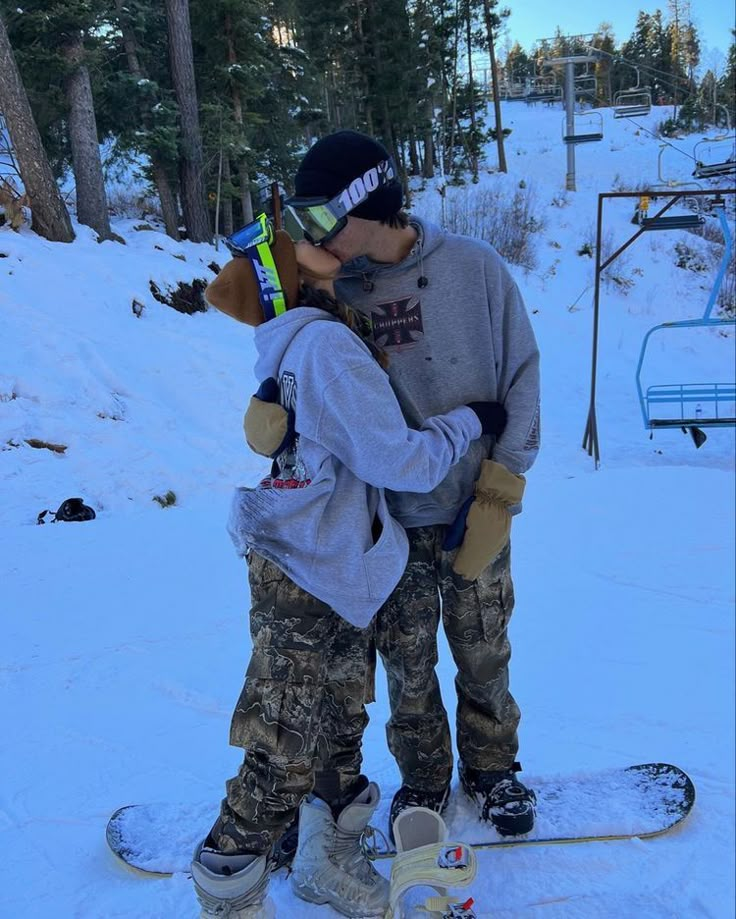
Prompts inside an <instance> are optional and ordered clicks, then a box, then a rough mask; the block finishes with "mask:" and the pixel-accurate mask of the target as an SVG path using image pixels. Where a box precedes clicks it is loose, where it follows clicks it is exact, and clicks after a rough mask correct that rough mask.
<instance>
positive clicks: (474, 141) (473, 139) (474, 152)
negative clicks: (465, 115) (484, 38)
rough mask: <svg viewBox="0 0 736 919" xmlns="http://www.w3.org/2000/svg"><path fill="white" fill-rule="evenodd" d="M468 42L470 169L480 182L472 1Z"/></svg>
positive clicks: (468, 19)
mask: <svg viewBox="0 0 736 919" xmlns="http://www.w3.org/2000/svg"><path fill="white" fill-rule="evenodd" d="M465 12H466V20H465V30H466V40H467V44H468V88H469V92H470V169H471V172H472V173H473V181H474V182H477V181H478V132H477V130H476V127H475V122H476V118H475V87H474V86H473V32H472V24H471V21H470V19H471V16H470V0H467V6H466V10H465Z"/></svg>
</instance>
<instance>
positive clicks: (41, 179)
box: [0, 17, 74, 242]
mask: <svg viewBox="0 0 736 919" xmlns="http://www.w3.org/2000/svg"><path fill="white" fill-rule="evenodd" d="M0 111H2V113H3V115H4V118H5V122H6V124H7V126H8V133H9V134H10V139H11V142H12V144H13V149H14V152H15V156H16V158H17V160H18V169H19V171H20V176H21V179H22V181H23V186H24V188H25V192H26V194H27V195H28V198H29V199H30V202H31V215H32V224H31V226H32V229H33V230H35V231H36V233H38V234H39V235H40V236H43V237H45V238H46V239H49V240H51V241H52V242H71V241H72V240H73V239H74V231H73V230H72V224H71V221H70V219H69V213H68V211H67V209H66V205H65V204H64V200H63V198H62V197H61V193H60V192H59V189H58V186H57V185H56V181H55V179H54V175H53V173H52V171H51V167H50V165H49V161H48V158H47V156H46V151H45V150H44V148H43V144H42V142H41V135H40V134H39V131H38V128H37V127H36V122H35V120H34V118H33V112H32V111H31V106H30V103H29V101H28V96H27V94H26V90H25V87H24V86H23V81H22V80H21V76H20V71H19V70H18V66H17V64H16V61H15V57H14V55H13V49H12V47H11V45H10V39H9V38H8V32H7V29H6V28H5V23H4V22H3V20H2V17H0Z"/></svg>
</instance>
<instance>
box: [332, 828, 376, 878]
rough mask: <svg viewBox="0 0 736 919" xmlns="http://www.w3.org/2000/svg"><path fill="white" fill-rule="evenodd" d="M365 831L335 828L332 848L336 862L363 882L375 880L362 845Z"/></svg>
mask: <svg viewBox="0 0 736 919" xmlns="http://www.w3.org/2000/svg"><path fill="white" fill-rule="evenodd" d="M363 835H364V831H363V830H359V831H357V832H356V831H355V830H346V829H344V828H343V827H341V826H337V825H336V826H335V840H334V843H333V847H332V852H333V856H334V859H335V862H336V863H337V864H338V865H339V866H340V867H341V868H343V869H344V870H345V871H346V872H347V873H348V874H350V875H352V876H353V877H358V878H359V879H360V880H361V881H363V882H369V881H372V879H373V874H374V870H373V866H372V865H371V863H370V861H369V860H368V855H367V853H366V851H365V850H364V847H363V845H362V840H363Z"/></svg>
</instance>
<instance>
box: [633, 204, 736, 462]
mask: <svg viewBox="0 0 736 919" xmlns="http://www.w3.org/2000/svg"><path fill="white" fill-rule="evenodd" d="M718 204H719V207H718V211H717V213H718V220H719V221H720V224H721V229H722V231H723V239H724V252H723V258H722V259H721V264H720V266H719V269H718V274H717V276H716V281H715V284H714V285H713V289H712V290H711V293H710V296H709V297H708V302H707V304H706V307H705V311H704V313H703V316H702V318H701V319H684V320H681V321H679V322H663V323H661V324H660V325H656V326H654V327H653V328H651V329H650V330H649V331H648V332H647V334H646V335H645V336H644V341H643V342H642V346H641V352H640V354H639V362H638V364H637V368H636V388H637V392H638V395H639V404H640V406H641V413H642V418H643V419H644V427H645V428H646V429H647V430H649V431H651V432H654V430H655V429H658V428H681V429H682V430H683V431H684V432H686V433H689V434H690V436H691V437H692V439H693V442H694V444H695V446H696V447H701V446H702V445H703V444H704V443H705V440H706V435H705V434H704V432H703V430H702V428H704V427H711V428H715V427H719V428H724V427H734V426H736V382H735V383H666V384H657V385H654V386H649V387H648V388H647V390H646V392H644V389H643V387H642V382H641V371H642V367H643V365H644V357H645V355H646V350H647V345H648V343H649V339H650V338H651V336H652V335H653V334H654V333H655V332H658V331H660V330H662V329H666V330H668V331H671V330H673V329H695V328H711V329H727V328H729V329H734V328H735V327H736V319H711V312H712V311H713V307H714V306H715V303H716V299H717V297H718V293H719V291H720V289H721V286H722V284H723V279H724V277H725V275H726V270H727V268H728V265H729V262H730V259H731V252H732V248H733V240H732V237H731V231H730V228H729V225H728V221H727V219H726V214H725V208H724V207H723V202H722V201H720V202H718ZM650 436H652V435H650Z"/></svg>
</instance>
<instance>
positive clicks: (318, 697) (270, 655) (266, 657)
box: [191, 144, 505, 919]
mask: <svg viewBox="0 0 736 919" xmlns="http://www.w3.org/2000/svg"><path fill="white" fill-rule="evenodd" d="M363 152H364V155H365V156H367V158H368V159H367V163H366V167H364V168H367V167H368V166H369V165H370V163H372V162H375V159H374V157H375V156H376V151H375V147H374V146H373V145H372V144H368V147H367V150H366V149H365V148H364V151H363ZM385 180H386V181H385V182H384V184H383V185H382V186H380V190H382V191H384V192H387V194H384V195H380V194H379V197H378V200H377V202H375V203H374V205H372V206H375V207H376V208H377V209H378V211H377V213H378V214H379V215H380V214H383V213H386V214H387V213H392V212H393V209H395V208H396V207H398V206H399V204H400V201H401V187H400V185H399V183H398V182H397V181H396V180H395V179H392V178H390V177H389V176H385ZM376 181H378V180H376ZM399 237H400V239H401V238H403V237H402V236H401V234H399ZM239 238H240V239H242V240H243V241H244V242H243V244H244V245H245V249H244V250H238V251H240V252H241V255H243V254H245V256H246V257H242V258H236V259H233V260H232V261H231V262H230V263H228V264H227V265H226V266H225V267H224V268H223V269H222V271H221V272H220V274H219V275H218V277H217V279H216V280H215V281H214V282H213V283H212V284H211V285H209V287H208V288H207V298H208V300H209V301H210V303H212V304H213V305H215V306H217V307H218V308H219V309H221V310H223V311H224V312H226V313H227V314H228V315H231V316H235V317H236V318H239V319H241V321H243V322H247V323H249V324H250V325H253V326H255V327H256V331H255V343H256V349H257V352H258V360H257V362H256V365H255V373H256V377H257V378H258V379H259V381H261V386H259V390H258V394H257V395H256V396H255V397H254V398H253V400H251V405H250V406H249V409H248V412H247V413H246V438H247V440H248V443H249V444H255V446H256V448H258V452H261V453H262V454H263V455H266V456H270V457H271V458H272V459H273V465H272V469H271V473H270V475H268V476H266V477H265V478H263V479H262V480H261V482H260V483H259V484H258V485H257V486H256V487H250V488H248V487H241V488H238V489H237V490H236V494H235V497H234V499H233V503H232V507H231V515H230V521H229V524H228V529H229V531H230V534H231V536H232V538H233V542H234V544H235V548H236V551H237V553H238V554H239V555H241V556H243V557H245V558H246V560H247V563H248V577H249V582H250V595H251V609H250V627H251V635H252V657H251V660H250V663H249V665H248V669H247V673H246V678H245V685H244V687H243V690H242V692H241V694H240V697H239V699H238V702H237V705H236V709H235V713H234V716H233V719H232V724H231V734H230V740H231V743H233V744H234V745H235V746H238V747H241V748H243V750H244V759H243V764H242V766H241V767H240V769H239V771H238V774H237V775H236V776H234V777H233V778H231V779H230V780H229V781H227V783H226V797H225V799H224V800H223V802H222V804H221V807H220V812H219V815H218V817H217V819H216V820H215V823H214V824H213V826H212V828H211V829H210V831H209V833H208V834H207V836H206V837H205V838H204V840H203V841H202V842H201V843H200V844H199V845H198V846H197V848H196V850H195V852H194V856H193V859H192V864H191V871H192V879H193V882H194V889H195V893H196V896H197V898H198V900H199V903H200V906H201V913H200V915H201V919H272V916H273V913H274V905H273V901H272V898H270V897H268V896H267V889H268V887H269V876H270V873H271V870H272V868H273V867H274V865H278V864H279V861H280V858H281V857H283V856H286V855H288V854H289V852H288V843H287V842H285V841H284V833H285V832H286V831H288V829H289V826H290V825H291V824H293V822H294V821H295V819H296V818H297V815H298V840H297V842H296V850H295V851H294V852H292V853H291V854H293V861H292V865H291V874H290V876H289V884H290V886H291V888H292V890H293V891H294V892H295V893H296V895H297V896H299V897H301V898H302V899H304V900H308V901H310V902H312V903H317V904H329V905H330V906H331V907H333V908H334V909H336V910H337V911H338V912H340V913H342V914H343V915H346V916H351V917H365V919H369V917H371V919H372V917H375V919H383V916H384V914H385V912H386V908H387V906H388V888H389V883H388V880H387V879H386V878H385V877H384V876H383V875H382V874H381V873H380V872H379V871H377V870H376V868H375V867H374V865H373V864H372V862H371V861H370V859H369V858H368V855H367V854H366V852H365V851H364V850H363V848H362V847H361V838H362V835H363V832H364V831H365V829H366V827H367V825H368V822H369V820H370V818H371V816H372V815H373V813H374V812H375V810H376V808H377V806H378V803H379V801H380V791H379V788H378V786H377V784H376V783H375V782H371V781H369V780H368V778H367V777H365V776H363V775H362V774H361V771H360V770H361V739H362V734H363V730H364V728H365V725H366V723H367V715H366V710H365V703H366V701H367V700H368V697H369V695H370V687H371V686H372V671H373V661H374V650H373V621H374V617H375V615H376V613H377V611H378V609H379V608H380V607H381V606H382V604H383V603H384V602H385V600H386V599H387V598H388V597H389V595H390V594H391V591H392V590H393V588H394V587H395V586H396V584H397V583H398V582H399V580H400V578H401V575H402V573H403V571H404V569H405V566H406V561H407V558H408V551H409V547H408V540H407V537H406V534H405V532H404V529H403V527H402V526H401V525H400V524H398V523H397V522H396V521H395V520H394V519H393V518H392V517H391V515H390V514H389V512H388V506H387V501H386V494H385V490H386V488H389V487H392V488H411V489H413V490H415V491H417V492H428V491H431V489H432V488H434V487H435V486H436V485H437V484H438V482H440V481H441V480H442V478H443V477H444V476H445V475H446V474H447V472H448V471H449V469H450V468H451V467H452V465H454V464H455V463H457V462H459V461H460V459H461V458H462V456H463V455H464V454H465V453H466V452H467V451H468V449H469V448H470V445H471V443H473V442H474V441H476V440H479V439H480V438H481V437H482V436H486V437H488V436H491V435H497V434H499V433H500V432H501V431H502V430H503V426H504V424H505V411H504V409H503V407H502V406H500V405H499V404H498V403H495V402H492V401H476V402H471V403H468V404H459V405H457V406H454V407H452V408H448V410H447V411H446V412H443V413H441V414H438V415H437V416H432V417H428V418H427V419H426V420H425V422H424V423H423V425H422V426H421V428H420V429H418V430H412V429H410V428H409V427H408V426H407V424H406V422H405V420H404V417H403V415H402V412H401V409H400V407H399V404H398V402H397V401H396V399H395V397H394V395H393V392H392V390H391V386H390V384H389V382H388V378H387V376H386V373H385V370H384V368H383V364H382V360H383V353H382V352H381V351H380V349H378V348H376V347H375V346H371V347H369V346H368V344H367V343H366V342H365V340H364V339H363V338H361V334H360V330H361V329H363V328H364V325H365V324H364V323H362V322H361V321H360V320H359V318H358V317H357V316H356V315H355V314H353V313H352V312H351V311H350V310H349V308H347V307H345V306H344V304H340V303H339V302H338V301H337V300H336V299H335V297H334V291H333V289H332V282H331V277H332V276H333V275H334V273H336V271H337V269H338V268H339V263H338V262H337V261H336V259H334V257H332V256H330V255H329V253H326V252H324V251H322V250H319V249H316V248H315V247H313V246H310V245H308V244H307V243H303V245H302V246H301V247H298V246H295V245H294V243H293V242H292V241H291V239H290V238H289V237H288V235H287V234H286V233H285V232H284V231H282V230H276V231H272V230H271V231H269V227H268V226H267V225H266V224H265V223H264V221H262V220H261V219H260V217H259V218H258V219H257V220H256V221H254V224H252V225H250V226H249V227H246V228H243V231H240V236H239ZM254 240H258V242H257V243H256V242H254ZM246 242H247V243H248V244H247V245H246ZM259 269H260V270H259ZM303 276H306V277H308V279H309V280H308V281H307V280H300V278H302V277H303ZM259 291H260V293H259ZM277 294H278V295H277ZM274 301H276V302H278V303H279V310H278V311H277V310H276V308H275V306H274ZM271 410H274V411H271ZM253 418H256V419H261V420H264V419H266V420H265V421H264V423H263V424H262V425H261V426H259V424H258V423H255V425H254V427H252V428H250V429H249V428H248V421H249V420H251V421H252V420H253ZM256 441H258V443H257V444H256ZM291 835H292V836H296V834H291Z"/></svg>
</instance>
